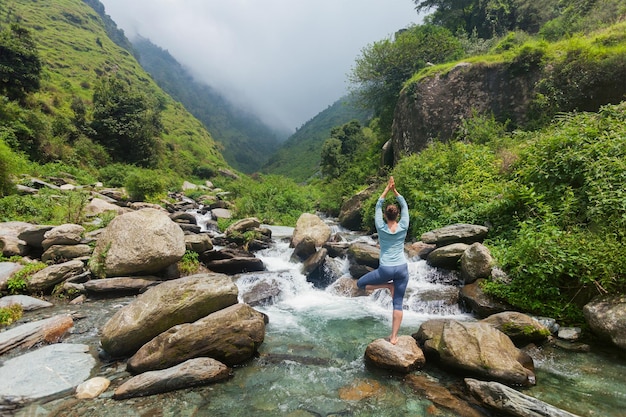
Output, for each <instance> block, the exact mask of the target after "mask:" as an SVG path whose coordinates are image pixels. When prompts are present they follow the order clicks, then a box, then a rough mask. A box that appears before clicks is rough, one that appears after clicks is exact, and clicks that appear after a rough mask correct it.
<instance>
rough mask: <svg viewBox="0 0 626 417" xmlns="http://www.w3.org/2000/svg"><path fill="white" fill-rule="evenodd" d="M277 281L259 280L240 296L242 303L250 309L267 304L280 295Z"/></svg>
mask: <svg viewBox="0 0 626 417" xmlns="http://www.w3.org/2000/svg"><path fill="white" fill-rule="evenodd" d="M281 292H282V291H281V289H280V286H279V284H278V281H277V280H275V279H273V278H272V279H271V280H260V281H258V282H256V283H255V284H253V285H252V286H250V287H249V288H248V289H247V290H246V292H245V293H242V294H241V298H242V301H243V302H244V303H246V304H248V305H249V306H251V307H255V306H260V305H266V304H269V303H270V302H271V301H272V300H273V299H274V298H276V297H278V296H279V295H280V294H281Z"/></svg>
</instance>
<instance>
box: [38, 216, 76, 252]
mask: <svg viewBox="0 0 626 417" xmlns="http://www.w3.org/2000/svg"><path fill="white" fill-rule="evenodd" d="M83 233H85V228H84V227H83V226H81V225H78V224H72V223H66V224H62V225H60V226H55V227H53V228H52V229H50V230H48V231H47V232H46V233H44V235H43V236H44V240H43V242H41V246H42V247H43V250H44V251H45V250H47V249H48V248H49V247H50V246H52V245H77V244H79V243H80V241H81V239H82V236H83Z"/></svg>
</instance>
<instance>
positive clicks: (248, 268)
mask: <svg viewBox="0 0 626 417" xmlns="http://www.w3.org/2000/svg"><path fill="white" fill-rule="evenodd" d="M205 265H206V267H207V268H209V269H210V270H211V271H213V272H218V273H222V274H228V275H235V274H241V273H244V272H255V271H256V272H258V271H265V264H264V263H263V261H262V260H261V259H259V258H255V257H249V256H245V257H235V258H227V259H216V260H212V261H208V262H206V263H205Z"/></svg>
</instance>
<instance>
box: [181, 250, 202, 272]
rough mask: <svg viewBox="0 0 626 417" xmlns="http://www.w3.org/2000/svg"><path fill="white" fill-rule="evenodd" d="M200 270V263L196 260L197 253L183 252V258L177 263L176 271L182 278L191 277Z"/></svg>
mask: <svg viewBox="0 0 626 417" xmlns="http://www.w3.org/2000/svg"><path fill="white" fill-rule="evenodd" d="M199 268H200V261H199V260H198V253H197V252H194V251H190V250H188V251H185V254H184V255H183V258H182V259H181V260H180V261H178V270H179V271H180V273H181V274H182V275H183V276H186V275H192V274H194V273H196V272H198V269H199Z"/></svg>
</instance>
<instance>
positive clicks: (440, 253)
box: [426, 243, 468, 269]
mask: <svg viewBox="0 0 626 417" xmlns="http://www.w3.org/2000/svg"><path fill="white" fill-rule="evenodd" d="M467 248H468V246H467V245H466V244H465V243H452V244H450V245H445V246H442V247H439V248H437V249H435V250H434V251H432V252H430V253H429V254H428V256H427V257H426V262H428V264H429V265H431V266H435V267H440V268H446V269H456V268H457V267H458V265H459V260H460V259H461V256H463V253H465V251H466V250H467Z"/></svg>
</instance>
